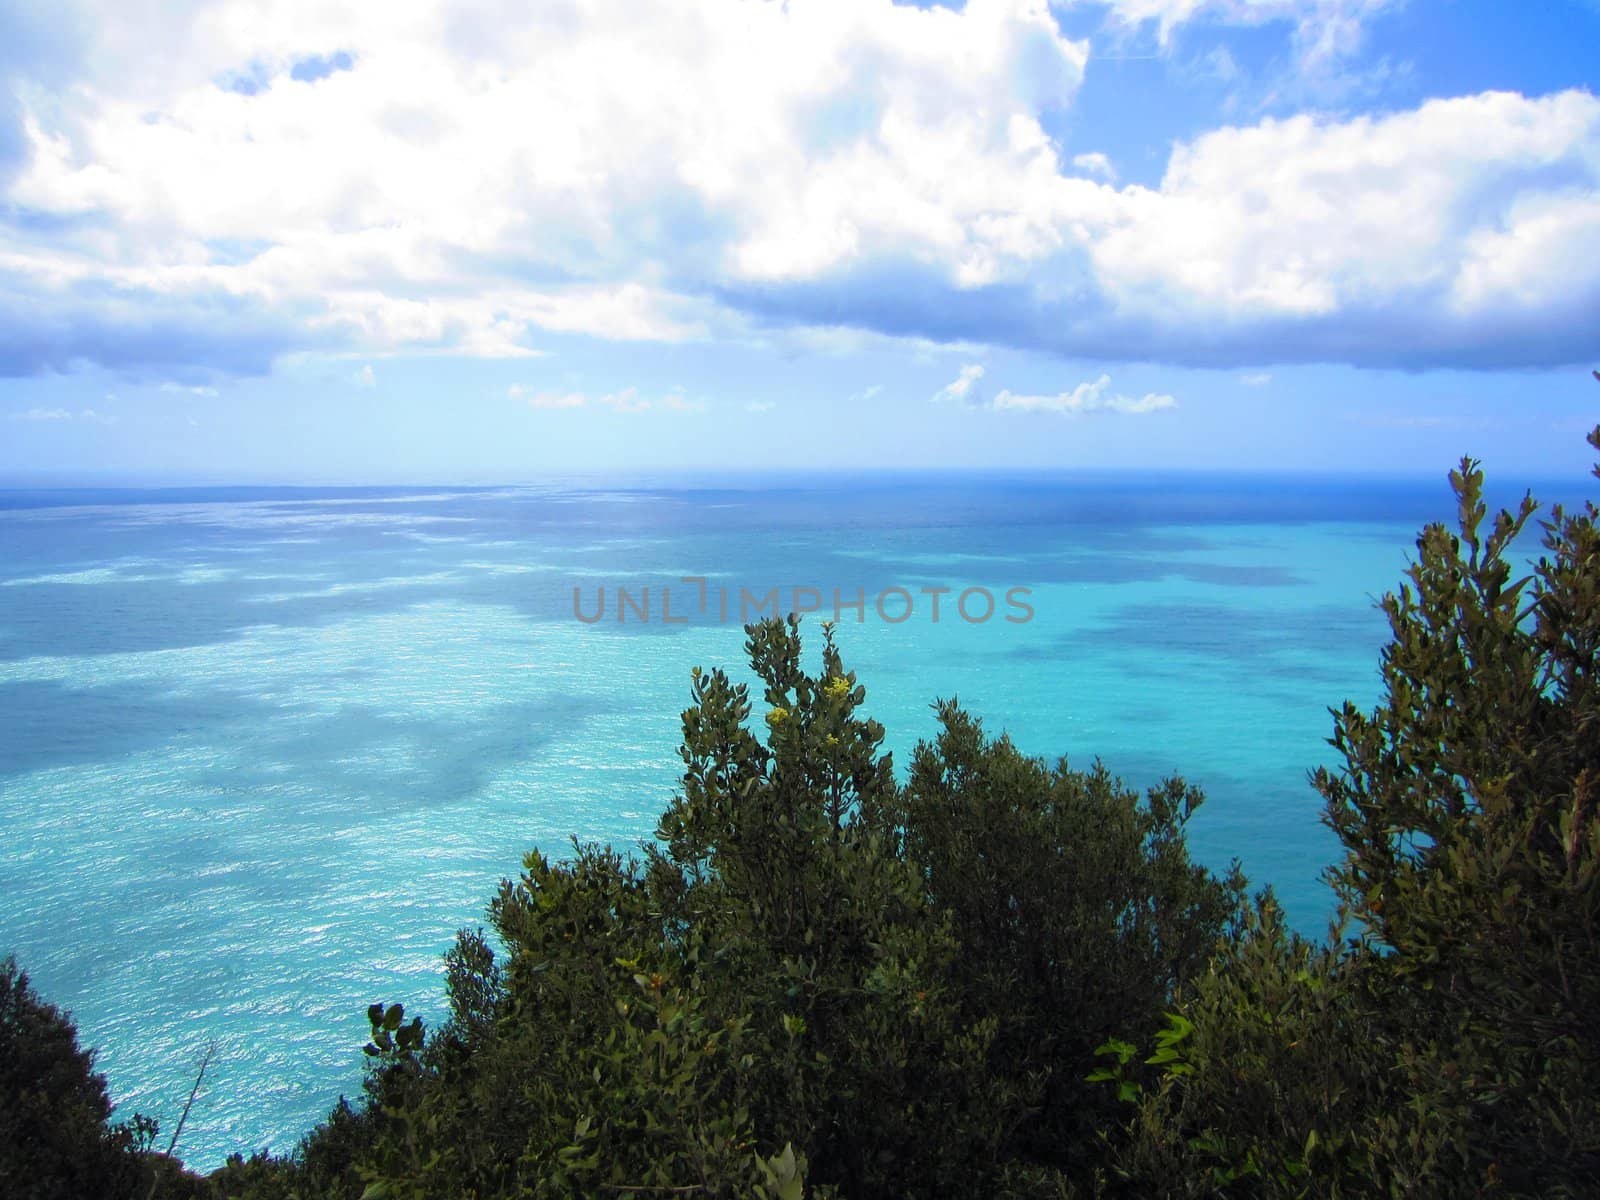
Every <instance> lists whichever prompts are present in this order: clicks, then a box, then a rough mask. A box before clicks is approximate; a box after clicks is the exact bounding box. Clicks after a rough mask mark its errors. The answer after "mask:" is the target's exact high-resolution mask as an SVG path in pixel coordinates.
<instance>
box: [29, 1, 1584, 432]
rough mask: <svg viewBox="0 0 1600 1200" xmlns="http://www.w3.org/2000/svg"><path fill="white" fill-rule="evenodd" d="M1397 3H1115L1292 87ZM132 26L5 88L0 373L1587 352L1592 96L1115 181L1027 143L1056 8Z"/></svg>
mask: <svg viewBox="0 0 1600 1200" xmlns="http://www.w3.org/2000/svg"><path fill="white" fill-rule="evenodd" d="M1390 2H1391V0H1306V2H1305V3H1291V2H1290V0H1118V2H1117V3H1116V5H1115V10H1116V12H1117V13H1118V14H1119V16H1120V17H1121V18H1122V19H1123V20H1125V21H1127V22H1131V23H1134V24H1145V23H1154V25H1155V26H1156V28H1157V30H1158V31H1160V32H1162V33H1164V34H1166V35H1170V34H1171V33H1172V31H1173V30H1174V29H1176V28H1178V27H1179V26H1180V25H1182V24H1183V23H1185V22H1188V21H1199V20H1215V21H1229V22H1234V23H1242V24H1259V23H1261V22H1266V21H1282V22H1292V23H1293V28H1294V37H1295V39H1296V45H1297V47H1298V48H1299V49H1298V53H1299V54H1300V55H1301V57H1302V58H1303V59H1304V60H1305V61H1306V62H1307V63H1318V62H1332V61H1334V60H1336V59H1339V58H1341V57H1343V56H1347V55H1348V54H1349V53H1350V52H1351V48H1352V47H1354V46H1356V45H1357V44H1358V43H1359V39H1360V37H1361V30H1362V28H1363V27H1364V25H1365V23H1366V22H1367V21H1369V20H1370V19H1371V18H1372V17H1373V16H1374V15H1375V14H1377V13H1379V12H1381V11H1384V10H1385V9H1386V8H1387V7H1389V6H1390ZM146 7H147V6H133V7H129V6H124V5H111V4H109V3H106V4H104V5H100V4H95V3H89V2H88V0H84V13H85V15H84V17H83V21H82V24H83V27H84V28H85V30H89V31H92V34H90V35H89V36H90V41H89V44H88V47H87V49H86V51H85V58H84V63H83V66H82V68H81V71H80V77H79V78H77V79H75V80H73V81H71V86H66V85H64V84H59V83H51V82H50V81H49V80H45V79H43V77H42V76H41V77H40V79H38V80H34V81H32V82H30V84H29V86H28V87H25V88H22V89H21V91H20V92H19V95H20V96H21V97H22V98H23V103H24V105H25V110H26V111H25V116H26V121H27V137H28V141H29V144H30V147H31V160H30V161H29V162H28V163H27V165H26V166H25V167H23V168H22V169H20V170H19V171H17V172H15V173H14V175H13V176H11V177H10V179H9V182H8V183H3V184H0V212H4V211H7V206H9V211H11V212H15V213H24V214H28V215H29V216H30V217H31V216H44V217H47V218H49V219H48V220H47V221H42V222H33V223H32V224H29V225H27V226H26V227H24V226H22V225H18V224H8V223H7V219H6V218H4V217H0V374H5V373H10V374H23V373H34V372H38V371H42V370H61V369H68V368H70V367H71V366H72V365H73V364H75V363H78V362H81V361H84V360H86V359H87V360H92V361H98V362H101V363H104V364H106V365H110V366H113V367H121V368H126V369H132V370H136V371H137V370H154V369H155V368H156V367H163V366H164V367H166V368H168V369H169V370H170V372H171V373H172V374H175V375H178V376H179V377H182V373H181V372H180V371H178V370H177V367H178V366H179V365H184V366H187V367H189V368H191V369H195V368H199V367H207V368H211V369H214V370H218V371H228V370H235V371H259V370H263V369H265V368H266V367H267V366H268V365H270V363H271V362H272V361H273V359H274V358H275V357H276V356H277V355H280V354H282V353H284V352H286V351H290V350H299V351H315V350H323V351H340V352H348V353H355V354H360V355H361V356H362V357H367V356H372V355H378V354H383V353H388V352H394V351H399V350H404V351H405V352H407V353H416V352H433V353H446V352H448V353H460V354H471V355H477V356H483V357H496V356H498V357H527V356H530V355H533V354H536V353H538V352H537V351H535V350H533V349H532V348H531V345H530V343H531V342H532V341H534V340H535V339H536V338H537V336H538V335H539V332H540V331H542V330H553V331H561V332H575V333H585V334H592V335H595V336H599V337H605V338H614V339H651V340H686V339H703V338H740V339H747V340H758V341H759V340H761V339H772V338H778V337H792V338H793V339H794V340H795V341H796V342H797V343H799V344H801V345H805V346H808V347H825V346H829V345H837V346H853V345H861V344H868V343H870V342H871V341H872V340H873V339H880V340H881V339H884V338H889V339H901V340H903V341H905V342H909V343H912V344H921V345H927V344H931V343H944V344H950V343H955V344H962V345H964V346H966V347H968V348H974V347H981V346H983V345H992V344H1005V345H1012V346H1018V347H1024V348H1031V349H1043V350H1047V351H1052V352H1057V353H1062V354H1068V355H1073V356H1076V357H1096V358H1101V359H1111V360H1117V359H1139V360H1153V361H1166V362H1175V363H1199V364H1208V365H1222V366H1237V365H1250V366H1255V365H1259V364H1265V363H1268V362H1273V361H1311V360H1318V361H1337V362H1348V363H1356V364H1362V365H1399V366H1428V365H1453V366H1497V365H1549V364H1555V363H1562V362H1569V361H1572V360H1574V359H1576V358H1582V357H1586V356H1588V355H1589V354H1591V353H1592V350H1593V346H1594V340H1593V326H1592V313H1593V312H1594V311H1596V310H1597V309H1600V259H1597V258H1596V256H1594V255H1586V254H1579V253H1575V252H1573V248H1574V247H1576V246H1580V245H1586V244H1592V243H1594V242H1595V241H1596V240H1597V239H1600V100H1597V99H1596V98H1595V97H1594V96H1592V95H1590V94H1588V93H1586V92H1578V91H1573V92H1566V93H1561V94H1558V95H1553V96H1546V97H1541V98H1530V97H1523V96H1518V95H1512V94H1504V93H1490V94H1486V95H1482V96H1469V97H1462V98H1459V99H1452V100H1438V101H1432V102H1429V103H1428V104H1425V105H1423V106H1422V107H1420V108H1418V109H1415V110H1412V111H1401V112H1395V113H1392V114H1390V115H1388V116H1383V117H1376V118H1365V117H1354V118H1349V119H1332V118H1319V117H1313V116H1296V117H1292V118H1289V119H1286V120H1263V121H1260V122H1259V123H1257V124H1254V125H1249V126H1241V127H1237V128H1234V127H1230V128H1222V129H1217V130H1214V131H1212V132H1210V133H1208V134H1205V135H1203V136H1200V137H1198V138H1196V139H1194V140H1193V141H1191V142H1189V143H1187V144H1182V145H1179V146H1177V147H1175V149H1174V151H1173V153H1172V157H1171V159H1170V162H1169V164H1168V168H1167V171H1166V174H1165V177H1164V178H1163V179H1162V181H1161V183H1160V184H1159V186H1156V187H1141V186H1136V185H1126V186H1121V187H1119V186H1116V185H1115V183H1114V176H1112V175H1111V174H1110V173H1109V168H1110V165H1111V164H1110V161H1109V159H1107V160H1105V162H1104V163H1103V164H1102V163H1101V162H1100V161H1099V159H1098V158H1097V157H1096V156H1095V155H1093V154H1088V155H1079V156H1077V158H1075V159H1074V160H1073V161H1072V162H1070V163H1068V162H1064V161H1063V159H1062V156H1061V155H1060V153H1059V152H1058V150H1057V148H1056V144H1055V143H1054V142H1053V141H1052V140H1051V138H1050V137H1049V136H1047V134H1046V132H1045V124H1044V121H1043V119H1044V118H1046V117H1047V116H1048V115H1049V114H1050V112H1051V110H1062V109H1065V108H1068V107H1069V106H1070V104H1071V102H1072V100H1073V98H1074V96H1075V94H1076V91H1077V88H1078V86H1079V84H1080V82H1081V80H1082V78H1083V74H1084V71H1085V66H1086V63H1088V62H1089V60H1090V52H1089V46H1088V44H1087V43H1086V42H1082V41H1075V40H1072V39H1069V38H1066V37H1064V36H1063V35H1062V34H1061V32H1060V29H1059V28H1058V26H1057V25H1056V23H1055V20H1054V18H1053V17H1052V15H1051V12H1050V9H1049V7H1048V4H1047V3H1046V0H969V2H968V3H967V4H966V6H965V8H964V9H963V10H962V11H959V12H957V11H952V10H949V9H945V8H932V9H917V8H912V7H909V6H902V5H895V4H892V3H890V2H889V0H854V2H850V3H845V2H843V0H840V2H825V0H818V2H816V3H809V4H804V5H787V6H786V5H778V4H747V3H741V2H739V0H704V2H703V3H695V4H691V3H689V2H688V0H663V3H661V4H658V5H646V6H638V5H625V4H621V3H596V4H592V5H585V6H574V7H571V8H568V7H564V6H548V5H533V6H519V5H511V4H502V3H500V0H466V2H465V3H446V2H445V0H416V2H415V3H412V4H408V5H402V6H400V7H399V8H397V9H395V10H394V11H393V12H392V13H389V14H387V15H386V19H385V20H384V21H383V22H374V21H371V20H370V19H364V18H363V16H362V14H361V13H359V12H358V11H356V10H355V9H350V8H346V7H343V6H335V5H325V4H316V3H312V0H265V2H264V3H258V2H254V0H252V2H249V3H247V2H246V0H199V2H197V3H194V4H191V5H186V6H171V7H159V6H158V8H157V9H154V10H151V11H146ZM490 31H492V32H490ZM340 54H343V55H345V56H346V57H345V58H343V59H340V58H338V56H339V55H340ZM158 57H159V59H160V61H162V63H163V70H162V71H160V72H149V71H142V70H138V69H136V68H135V67H134V66H133V65H132V64H137V63H140V62H148V61H152V60H153V59H155V58H158ZM313 58H315V59H317V61H318V63H320V64H321V66H318V67H317V68H316V69H315V70H311V69H302V70H300V72H299V74H300V78H296V77H295V75H296V64H305V63H308V62H311V60H312V59H313ZM336 61H337V63H338V64H340V65H339V66H338V68H337V69H329V70H327V72H326V73H323V67H326V66H327V65H328V64H333V63H335V62H336ZM345 63H348V66H347V67H346V66H344V65H343V64H345ZM312 75H315V76H317V77H316V78H314V79H313V78H310V76H312ZM245 77H248V78H249V80H251V81H252V82H251V84H250V86H252V87H255V88H256V91H255V94H253V95H244V94H240V93H239V92H237V91H230V90H228V89H227V87H225V86H219V84H218V81H219V80H222V81H225V82H226V81H229V80H232V81H235V82H237V81H238V80H240V79H241V78H245ZM1086 175H1087V176H1088V177H1086ZM0 178H3V177H0ZM40 230H50V231H51V232H48V233H41V232H40ZM786 331H794V332H786ZM962 352H963V353H966V352H968V350H963V351H962ZM968 386H970V383H969V385H968ZM952 398H957V399H959V398H962V397H961V396H954V397H952ZM595 403H597V404H599V403H605V402H604V401H602V400H596V401H595ZM626 403H627V402H618V403H613V404H611V407H617V408H621V407H625V406H626ZM635 403H641V404H642V403H644V402H638V401H635Z"/></svg>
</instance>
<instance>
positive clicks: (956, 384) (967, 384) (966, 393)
mask: <svg viewBox="0 0 1600 1200" xmlns="http://www.w3.org/2000/svg"><path fill="white" fill-rule="evenodd" d="M982 378H983V367H982V366H981V365H980V364H978V363H968V364H967V365H966V366H964V367H962V368H961V373H960V374H959V375H957V376H956V377H955V378H954V379H952V380H951V381H950V382H949V383H947V384H945V385H944V386H943V387H942V388H940V389H939V390H938V391H937V392H935V393H934V394H933V399H934V402H935V403H936V404H948V403H951V402H956V403H964V404H972V403H975V402H976V401H977V399H978V393H977V392H976V391H975V390H974V388H975V387H976V386H977V383H978V380H980V379H982Z"/></svg>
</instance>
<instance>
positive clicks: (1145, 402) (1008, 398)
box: [990, 375, 1178, 415]
mask: <svg viewBox="0 0 1600 1200" xmlns="http://www.w3.org/2000/svg"><path fill="white" fill-rule="evenodd" d="M1110 387H1111V376H1109V375H1102V376H1100V378H1099V379H1096V380H1095V381H1094V382H1092V383H1080V384H1079V385H1078V386H1077V387H1075V388H1073V389H1072V390H1071V391H1070V392H1058V393H1057V394H1056V395H1054V396H1028V395H1019V394H1017V393H1015V392H1011V391H1003V392H1001V393H1000V394H999V395H998V396H996V397H995V398H994V401H993V403H992V404H991V405H990V407H992V408H994V409H997V410H1005V409H1015V410H1019V411H1023V412H1054V413H1067V414H1069V415H1080V414H1087V413H1129V414H1137V413H1152V412H1162V411H1163V410H1165V409H1169V408H1176V407H1177V406H1178V402H1177V401H1176V400H1174V399H1173V398H1172V397H1171V396H1167V395H1159V394H1157V393H1155V392H1151V393H1149V394H1147V395H1144V396H1139V397H1134V396H1119V395H1107V391H1108V389H1109V388H1110Z"/></svg>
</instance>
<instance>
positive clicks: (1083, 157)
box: [1072, 150, 1117, 180]
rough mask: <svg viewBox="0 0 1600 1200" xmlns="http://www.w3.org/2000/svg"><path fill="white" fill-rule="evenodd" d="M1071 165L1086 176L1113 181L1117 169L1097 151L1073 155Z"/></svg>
mask: <svg viewBox="0 0 1600 1200" xmlns="http://www.w3.org/2000/svg"><path fill="white" fill-rule="evenodd" d="M1072 165H1073V166H1075V167H1077V168H1078V170H1080V171H1082V172H1083V173H1084V174H1086V175H1098V176H1100V177H1101V178H1102V179H1110V180H1115V179H1116V177H1117V169H1116V168H1115V167H1113V166H1112V165H1111V160H1110V159H1109V158H1107V157H1106V156H1105V155H1104V154H1101V153H1100V152H1099V151H1098V150H1094V151H1090V152H1089V153H1087V154H1074V155H1073V156H1072Z"/></svg>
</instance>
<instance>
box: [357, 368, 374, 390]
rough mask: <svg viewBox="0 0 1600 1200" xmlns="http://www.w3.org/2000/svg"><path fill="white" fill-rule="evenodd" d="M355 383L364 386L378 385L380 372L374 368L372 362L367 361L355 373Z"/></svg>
mask: <svg viewBox="0 0 1600 1200" xmlns="http://www.w3.org/2000/svg"><path fill="white" fill-rule="evenodd" d="M355 384H356V386H357V387H363V388H372V387H377V386H378V373H377V372H376V371H374V370H373V369H372V364H371V363H367V364H366V365H365V366H363V367H362V368H361V369H360V370H359V371H357V372H356V373H355Z"/></svg>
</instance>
